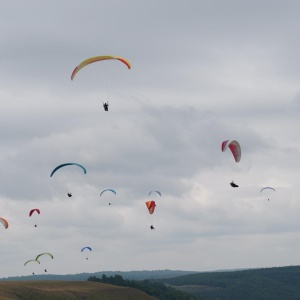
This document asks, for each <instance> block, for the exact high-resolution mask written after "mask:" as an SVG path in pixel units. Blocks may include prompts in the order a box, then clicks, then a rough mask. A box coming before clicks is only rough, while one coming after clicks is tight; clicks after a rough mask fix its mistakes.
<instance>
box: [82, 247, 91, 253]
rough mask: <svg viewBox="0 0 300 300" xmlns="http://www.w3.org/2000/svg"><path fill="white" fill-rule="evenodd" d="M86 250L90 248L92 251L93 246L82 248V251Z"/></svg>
mask: <svg viewBox="0 0 300 300" xmlns="http://www.w3.org/2000/svg"><path fill="white" fill-rule="evenodd" d="M84 250H90V251H92V248H91V247H83V248H82V249H81V252H83V251H84Z"/></svg>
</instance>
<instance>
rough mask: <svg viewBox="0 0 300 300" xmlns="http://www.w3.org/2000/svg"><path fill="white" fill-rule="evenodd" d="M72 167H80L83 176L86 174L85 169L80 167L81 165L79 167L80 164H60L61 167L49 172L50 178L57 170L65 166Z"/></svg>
mask: <svg viewBox="0 0 300 300" xmlns="http://www.w3.org/2000/svg"><path fill="white" fill-rule="evenodd" d="M73 165H74V166H78V167H80V168H81V169H82V170H83V172H84V174H86V169H85V167H84V166H82V165H80V164H77V163H66V164H61V165H59V166H57V167H56V168H55V169H54V170H53V171H52V172H51V175H50V177H52V176H53V174H54V173H55V172H56V171H57V170H59V169H60V168H63V167H65V166H73Z"/></svg>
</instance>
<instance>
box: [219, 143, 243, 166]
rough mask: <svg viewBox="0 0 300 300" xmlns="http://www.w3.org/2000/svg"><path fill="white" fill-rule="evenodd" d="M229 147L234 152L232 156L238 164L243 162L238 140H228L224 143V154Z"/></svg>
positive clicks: (222, 147)
mask: <svg viewBox="0 0 300 300" xmlns="http://www.w3.org/2000/svg"><path fill="white" fill-rule="evenodd" d="M228 147H229V149H230V150H231V152H232V155H233V157H234V159H235V161H236V162H239V161H240V160H241V146H240V144H239V142H238V141H236V140H227V141H224V142H222V146H221V149H222V152H224V151H226V149H227V148H228Z"/></svg>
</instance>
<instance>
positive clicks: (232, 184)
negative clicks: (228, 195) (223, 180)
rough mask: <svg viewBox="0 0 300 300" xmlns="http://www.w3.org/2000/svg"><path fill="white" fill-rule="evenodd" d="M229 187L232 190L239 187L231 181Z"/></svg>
mask: <svg viewBox="0 0 300 300" xmlns="http://www.w3.org/2000/svg"><path fill="white" fill-rule="evenodd" d="M230 185H231V186H232V187H233V188H236V187H239V186H238V185H237V184H235V183H234V182H233V181H231V182H230Z"/></svg>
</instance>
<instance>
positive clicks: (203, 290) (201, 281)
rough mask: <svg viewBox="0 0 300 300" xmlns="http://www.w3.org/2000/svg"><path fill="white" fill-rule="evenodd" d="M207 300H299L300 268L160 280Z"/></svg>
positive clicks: (266, 269)
mask: <svg viewBox="0 0 300 300" xmlns="http://www.w3.org/2000/svg"><path fill="white" fill-rule="evenodd" d="M156 281H157V282H161V283H164V284H166V285H170V286H172V287H175V288H177V289H179V290H181V291H184V292H188V293H190V294H192V295H195V296H198V297H201V298H202V299H205V300H215V299H219V300H240V299H243V300H253V299H255V300H282V299H284V300H298V299H299V300H300V266H290V267H274V268H264V269H250V270H242V271H230V272H209V273H199V274H190V275H185V276H180V277H176V278H165V279H157V280H154V282H156Z"/></svg>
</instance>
